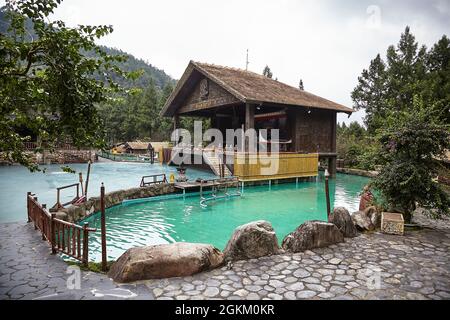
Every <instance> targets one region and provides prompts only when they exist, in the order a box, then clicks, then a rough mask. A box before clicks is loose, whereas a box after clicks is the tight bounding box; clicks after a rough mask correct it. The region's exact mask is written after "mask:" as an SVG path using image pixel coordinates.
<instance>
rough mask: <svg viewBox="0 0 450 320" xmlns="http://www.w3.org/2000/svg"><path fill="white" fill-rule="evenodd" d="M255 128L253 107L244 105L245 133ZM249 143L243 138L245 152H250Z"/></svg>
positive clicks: (247, 104)
mask: <svg viewBox="0 0 450 320" xmlns="http://www.w3.org/2000/svg"><path fill="white" fill-rule="evenodd" d="M254 128H255V106H254V105H252V104H250V103H246V104H245V131H247V130H249V129H254ZM249 143H250V141H249V138H248V137H247V136H245V152H249V150H250V145H249Z"/></svg>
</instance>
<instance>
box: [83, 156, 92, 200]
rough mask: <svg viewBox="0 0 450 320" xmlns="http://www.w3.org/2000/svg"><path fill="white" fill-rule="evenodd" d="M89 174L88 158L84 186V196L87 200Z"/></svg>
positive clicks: (89, 163)
mask: <svg viewBox="0 0 450 320" xmlns="http://www.w3.org/2000/svg"><path fill="white" fill-rule="evenodd" d="M90 174H91V160H89V162H88V170H87V175H86V185H85V186H84V196H85V197H86V200H87V193H88V184H89V176H90Z"/></svg>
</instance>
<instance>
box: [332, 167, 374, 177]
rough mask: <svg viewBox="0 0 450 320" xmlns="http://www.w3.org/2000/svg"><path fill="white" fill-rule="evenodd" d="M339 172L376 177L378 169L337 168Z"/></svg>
mask: <svg viewBox="0 0 450 320" xmlns="http://www.w3.org/2000/svg"><path fill="white" fill-rule="evenodd" d="M336 171H337V172H340V173H345V174H353V175H355V176H362V177H368V178H374V177H376V176H377V174H378V172H377V171H366V170H361V169H350V168H337V169H336Z"/></svg>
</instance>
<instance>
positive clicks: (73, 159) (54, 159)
mask: <svg viewBox="0 0 450 320" xmlns="http://www.w3.org/2000/svg"><path fill="white" fill-rule="evenodd" d="M34 159H35V162H36V163H38V164H52V163H59V164H63V163H85V162H88V161H89V160H91V161H92V162H94V161H95V151H93V150H55V151H54V152H51V153H50V152H48V151H47V152H44V153H35V154H34Z"/></svg>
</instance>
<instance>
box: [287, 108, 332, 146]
mask: <svg viewBox="0 0 450 320" xmlns="http://www.w3.org/2000/svg"><path fill="white" fill-rule="evenodd" d="M310 110H311V112H310V113H308V109H306V108H291V109H290V110H288V119H289V122H290V123H289V126H290V130H291V137H292V146H291V149H292V150H291V151H295V152H302V153H310V152H319V153H334V152H336V112H335V111H328V110H318V109H310Z"/></svg>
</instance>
